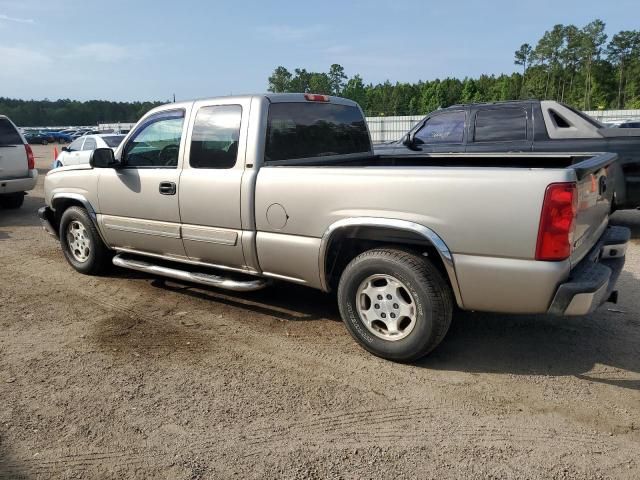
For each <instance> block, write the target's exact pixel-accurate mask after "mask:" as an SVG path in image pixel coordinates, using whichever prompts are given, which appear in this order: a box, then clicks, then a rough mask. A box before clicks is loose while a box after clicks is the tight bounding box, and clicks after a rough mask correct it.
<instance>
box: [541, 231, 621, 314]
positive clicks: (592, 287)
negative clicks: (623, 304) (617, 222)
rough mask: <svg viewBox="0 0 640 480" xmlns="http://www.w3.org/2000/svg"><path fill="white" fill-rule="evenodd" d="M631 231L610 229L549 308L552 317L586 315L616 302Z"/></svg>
mask: <svg viewBox="0 0 640 480" xmlns="http://www.w3.org/2000/svg"><path fill="white" fill-rule="evenodd" d="M630 236H631V231H630V230H629V229H628V228H625V227H609V228H607V230H606V231H605V233H604V234H603V235H602V237H601V238H600V241H599V242H598V243H597V245H596V246H595V247H594V248H592V249H591V251H590V252H589V254H588V255H587V256H586V257H585V258H584V259H583V260H582V261H581V262H580V263H579V264H578V265H577V266H576V267H575V268H574V269H572V270H571V273H570V275H569V280H568V281H567V282H566V283H563V284H561V285H560V286H559V287H558V289H557V291H556V294H555V296H554V298H553V301H552V302H551V306H550V307H549V313H551V314H553V315H586V314H588V313H591V312H593V311H594V310H595V309H596V308H598V307H599V306H600V305H602V304H603V303H605V302H606V301H608V300H610V299H611V300H612V301H615V300H616V299H617V292H616V291H615V290H614V289H615V284H616V281H617V280H618V277H619V276H620V272H622V268H623V267H624V260H625V254H626V251H627V244H628V242H629V238H630Z"/></svg>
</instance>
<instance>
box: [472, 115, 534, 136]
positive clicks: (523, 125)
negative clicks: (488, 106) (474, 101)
mask: <svg viewBox="0 0 640 480" xmlns="http://www.w3.org/2000/svg"><path fill="white" fill-rule="evenodd" d="M526 139H527V113H526V112H525V111H524V110H523V109H522V108H500V109H492V110H480V111H478V113H477V114H476V133H475V141H476V142H505V141H516V140H526Z"/></svg>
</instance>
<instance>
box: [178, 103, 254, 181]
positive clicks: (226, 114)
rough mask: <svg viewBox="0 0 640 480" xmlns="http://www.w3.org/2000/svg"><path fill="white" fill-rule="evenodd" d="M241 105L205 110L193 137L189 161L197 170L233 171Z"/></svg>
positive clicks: (198, 116) (199, 113)
mask: <svg viewBox="0 0 640 480" xmlns="http://www.w3.org/2000/svg"><path fill="white" fill-rule="evenodd" d="M241 117H242V107H240V105H224V106H217V107H202V108H201V109H200V110H198V114H197V115H196V121H195V123H194V125H193V134H192V135H191V153H190V158H189V162H190V165H191V166H192V167H194V168H232V167H233V166H234V165H235V164H236V158H237V157H238V139H239V138H240V119H241Z"/></svg>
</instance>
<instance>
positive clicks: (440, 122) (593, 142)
mask: <svg viewBox="0 0 640 480" xmlns="http://www.w3.org/2000/svg"><path fill="white" fill-rule="evenodd" d="M443 152H444V153H462V152H466V153H489V154H491V153H496V152H510V153H513V152H527V153H529V152H540V153H543V152H552V153H559V152H567V153H571V152H612V153H616V154H617V155H618V162H617V164H616V165H615V166H614V168H613V170H614V171H613V172H612V173H611V177H612V179H613V180H612V183H613V184H614V190H615V205H614V208H618V209H624V208H637V207H640V128H605V127H604V126H603V125H601V124H599V123H598V122H596V121H595V120H593V119H592V118H590V117H588V116H587V115H585V114H583V113H582V112H579V111H577V110H575V109H573V108H571V107H568V106H567V105H564V104H562V103H558V102H553V101H539V100H524V101H510V102H496V103H487V104H470V105H454V106H451V107H448V108H445V109H441V110H438V111H435V112H432V113H430V114H429V115H427V116H426V117H425V118H424V119H423V120H422V121H420V122H419V123H418V124H417V125H416V126H415V127H414V128H413V129H412V130H411V131H410V132H408V134H407V135H406V136H405V137H404V138H403V139H402V140H401V141H398V142H392V143H389V144H384V145H378V146H376V153H378V154H380V155H382V156H387V155H391V156H394V155H408V156H411V155H416V156H418V157H420V156H422V155H424V154H427V153H429V154H432V153H443ZM540 166H542V167H544V166H546V165H540Z"/></svg>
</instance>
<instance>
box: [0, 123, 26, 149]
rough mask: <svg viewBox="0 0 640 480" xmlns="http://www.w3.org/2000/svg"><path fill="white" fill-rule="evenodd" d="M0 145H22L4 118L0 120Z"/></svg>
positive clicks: (15, 132) (11, 126)
mask: <svg viewBox="0 0 640 480" xmlns="http://www.w3.org/2000/svg"><path fill="white" fill-rule="evenodd" d="M0 145H22V139H21V138H20V135H19V134H18V132H17V130H16V129H15V128H14V127H13V125H12V124H11V122H10V121H9V120H7V119H6V118H0Z"/></svg>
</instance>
